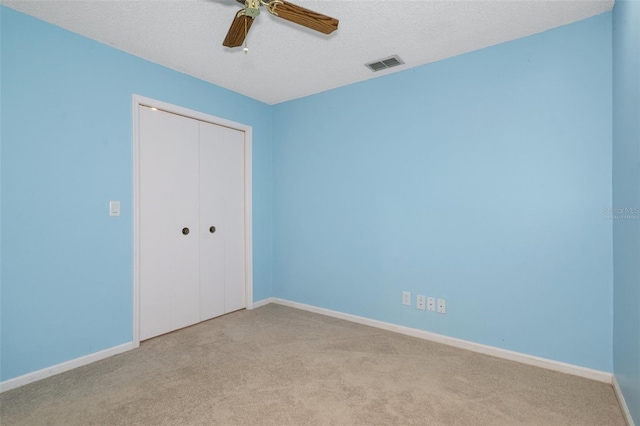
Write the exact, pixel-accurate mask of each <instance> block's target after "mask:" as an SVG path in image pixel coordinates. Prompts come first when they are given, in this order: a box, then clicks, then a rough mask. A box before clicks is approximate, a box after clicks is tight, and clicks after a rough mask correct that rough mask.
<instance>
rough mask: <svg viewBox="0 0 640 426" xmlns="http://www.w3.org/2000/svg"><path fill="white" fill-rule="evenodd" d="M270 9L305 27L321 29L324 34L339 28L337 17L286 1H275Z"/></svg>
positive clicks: (277, 14) (281, 16) (275, 13)
mask: <svg viewBox="0 0 640 426" xmlns="http://www.w3.org/2000/svg"><path fill="white" fill-rule="evenodd" d="M268 9H269V12H271V13H272V14H274V15H276V16H277V17H279V18H282V19H286V20H287V21H291V22H293V23H296V24H299V25H302V26H303V27H307V28H311V29H312V30H316V31H320V32H321V33H324V34H331V33H332V32H334V31H335V30H337V29H338V22H339V21H338V20H337V19H335V18H331V17H329V16H326V15H322V14H320V13H316V12H314V11H313V10H309V9H305V8H304V7H300V6H296V5H295V4H292V3H289V2H286V1H282V2H280V1H278V2H274V4H273V6H271V7H269V8H268Z"/></svg>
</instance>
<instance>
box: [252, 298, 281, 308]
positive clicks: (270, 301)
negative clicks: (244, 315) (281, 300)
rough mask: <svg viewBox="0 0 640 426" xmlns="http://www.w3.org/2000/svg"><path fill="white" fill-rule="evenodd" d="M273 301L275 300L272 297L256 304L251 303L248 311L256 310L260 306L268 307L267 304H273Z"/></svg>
mask: <svg viewBox="0 0 640 426" xmlns="http://www.w3.org/2000/svg"><path fill="white" fill-rule="evenodd" d="M274 300H275V299H274V298H273V297H267V298H266V299H262V300H258V301H257V302H253V306H251V307H250V308H249V309H256V308H259V307H260V306H264V305H268V304H269V303H274Z"/></svg>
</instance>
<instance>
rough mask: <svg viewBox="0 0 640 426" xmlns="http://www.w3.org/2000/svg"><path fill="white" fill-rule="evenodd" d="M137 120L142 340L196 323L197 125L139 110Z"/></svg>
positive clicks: (198, 297)
mask: <svg viewBox="0 0 640 426" xmlns="http://www.w3.org/2000/svg"><path fill="white" fill-rule="evenodd" d="M138 117H139V141H140V163H139V167H140V187H139V188H140V339H141V340H144V339H148V338H150V337H154V336H157V335H160V334H164V333H167V332H169V331H173V330H176V329H179V328H182V327H186V326H188V325H191V324H194V323H197V322H199V321H200V312H199V309H198V306H199V302H200V284H199V273H200V269H199V234H200V230H199V229H198V228H199V179H200V176H199V171H198V166H199V160H198V157H199V122H198V121H196V120H192V119H188V118H185V117H181V116H179V115H175V114H170V113H166V112H163V111H154V110H151V109H150V108H146V107H142V106H141V107H139V116H138ZM184 228H187V229H188V230H189V232H188V234H186V235H185V234H184V233H183V229H184ZM185 233H186V230H185Z"/></svg>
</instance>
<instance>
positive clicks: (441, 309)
mask: <svg viewBox="0 0 640 426" xmlns="http://www.w3.org/2000/svg"><path fill="white" fill-rule="evenodd" d="M438 313H439V314H446V313H447V302H446V301H445V300H444V299H438Z"/></svg>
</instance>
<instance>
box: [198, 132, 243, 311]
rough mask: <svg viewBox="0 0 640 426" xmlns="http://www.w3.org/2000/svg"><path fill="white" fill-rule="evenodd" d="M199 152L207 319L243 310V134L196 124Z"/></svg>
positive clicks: (202, 257) (203, 279) (202, 269)
mask: <svg viewBox="0 0 640 426" xmlns="http://www.w3.org/2000/svg"><path fill="white" fill-rule="evenodd" d="M200 151H201V155H200V170H201V175H200V176H201V179H200V200H201V201H200V203H201V216H200V224H201V226H202V227H203V228H206V232H202V240H201V246H200V271H201V272H200V273H201V280H202V282H203V286H202V288H203V289H204V288H207V289H209V290H207V291H206V293H207V294H209V295H210V298H208V300H204V299H205V298H204V297H203V300H202V304H201V310H202V311H203V312H207V317H208V318H211V316H209V315H212V316H217V315H220V313H219V312H220V309H221V307H222V309H223V313H226V312H232V311H236V310H238V309H242V308H244V307H245V306H246V304H245V241H244V238H245V235H244V214H245V211H244V132H241V131H238V130H233V129H229V128H227V127H222V126H216V125H213V124H209V123H201V124H200ZM211 226H215V232H214V233H211V232H210V227H211ZM204 293H205V291H204V290H203V294H204ZM221 298H222V303H221V300H220V299H221ZM212 307H215V311H214V309H213V308H212Z"/></svg>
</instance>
